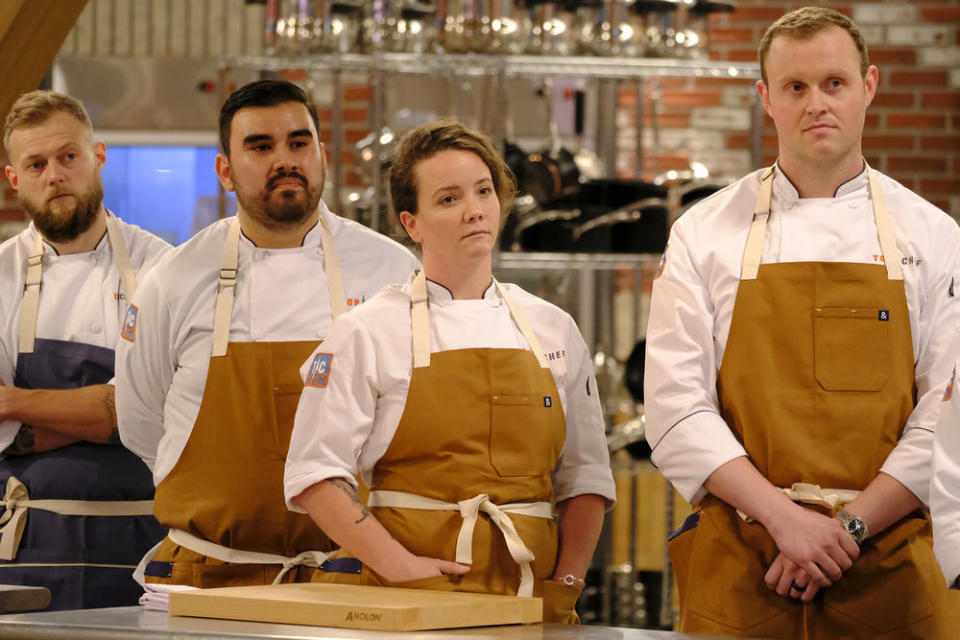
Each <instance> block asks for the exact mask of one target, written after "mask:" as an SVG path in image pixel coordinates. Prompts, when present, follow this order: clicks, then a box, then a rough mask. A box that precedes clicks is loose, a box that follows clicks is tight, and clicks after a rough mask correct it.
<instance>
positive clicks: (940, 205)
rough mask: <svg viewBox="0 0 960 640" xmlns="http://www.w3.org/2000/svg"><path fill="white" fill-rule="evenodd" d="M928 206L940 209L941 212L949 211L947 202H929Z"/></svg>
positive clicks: (948, 202)
mask: <svg viewBox="0 0 960 640" xmlns="http://www.w3.org/2000/svg"><path fill="white" fill-rule="evenodd" d="M930 204H932V205H933V206H935V207H936V208H938V209H940V210H941V211H950V201H949V200H930Z"/></svg>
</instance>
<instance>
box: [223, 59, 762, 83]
mask: <svg viewBox="0 0 960 640" xmlns="http://www.w3.org/2000/svg"><path fill="white" fill-rule="evenodd" d="M220 66H222V67H225V68H252V69H264V70H269V71H279V70H284V69H305V70H317V71H322V70H342V71H356V72H369V71H374V70H382V71H385V72H393V73H408V74H427V75H437V74H454V75H461V76H483V75H491V74H497V73H505V74H506V76H507V77H511V78H513V77H530V76H534V77H535V76H544V75H569V76H584V77H592V78H632V77H637V76H640V77H682V78H700V77H704V78H728V79H738V78H739V79H746V80H756V79H757V78H759V77H760V68H759V66H758V65H757V64H755V63H743V62H715V61H710V60H687V59H673V58H618V57H611V58H606V57H601V56H560V57H558V56H504V55H486V54H432V53H431V54H417V53H374V54H369V55H368V54H328V55H311V56H302V57H251V56H239V57H227V58H221V59H220Z"/></svg>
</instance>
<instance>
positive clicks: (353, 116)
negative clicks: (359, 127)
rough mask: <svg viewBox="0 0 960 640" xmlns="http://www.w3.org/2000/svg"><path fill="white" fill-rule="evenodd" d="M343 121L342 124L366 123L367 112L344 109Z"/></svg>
mask: <svg viewBox="0 0 960 640" xmlns="http://www.w3.org/2000/svg"><path fill="white" fill-rule="evenodd" d="M343 121H344V122H366V121H367V110H366V109H344V110H343Z"/></svg>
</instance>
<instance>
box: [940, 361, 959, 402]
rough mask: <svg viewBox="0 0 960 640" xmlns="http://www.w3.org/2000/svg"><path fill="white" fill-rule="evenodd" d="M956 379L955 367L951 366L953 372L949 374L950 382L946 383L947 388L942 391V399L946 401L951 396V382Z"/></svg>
mask: <svg viewBox="0 0 960 640" xmlns="http://www.w3.org/2000/svg"><path fill="white" fill-rule="evenodd" d="M956 380H957V368H956V367H954V368H953V374H952V375H951V376H950V382H949V384H947V389H946V390H945V391H944V392H943V401H944V402H948V401H949V400H951V399H952V398H953V384H954V382H956Z"/></svg>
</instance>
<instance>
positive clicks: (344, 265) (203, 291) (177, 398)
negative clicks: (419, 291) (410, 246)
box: [117, 80, 417, 600]
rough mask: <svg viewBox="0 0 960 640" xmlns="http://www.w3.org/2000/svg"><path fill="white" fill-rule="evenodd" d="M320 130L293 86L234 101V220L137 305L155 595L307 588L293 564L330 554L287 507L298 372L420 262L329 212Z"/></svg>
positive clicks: (149, 286) (138, 445) (173, 265)
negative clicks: (154, 531) (155, 534)
mask: <svg viewBox="0 0 960 640" xmlns="http://www.w3.org/2000/svg"><path fill="white" fill-rule="evenodd" d="M317 129H318V125H317V112H316V108H315V107H314V106H313V104H312V103H311V102H310V100H309V98H308V97H307V96H306V94H305V93H304V92H303V91H302V90H301V89H300V88H299V87H297V86H296V85H294V84H291V83H289V82H284V81H276V80H261V81H257V82H253V83H251V84H248V85H245V86H243V87H241V88H240V89H238V90H237V91H235V92H234V93H233V94H232V95H231V96H230V97H229V98H228V99H227V101H226V102H225V103H224V105H223V107H222V109H221V112H220V145H221V149H222V153H221V154H220V155H218V156H217V164H216V169H217V174H218V176H219V177H220V182H221V184H223V186H224V188H225V189H227V190H229V191H235V192H236V194H237V202H238V205H239V206H238V211H237V215H236V217H231V218H227V219H224V220H220V221H218V222H216V223H214V224H212V225H211V226H209V227H207V228H206V229H204V230H203V231H201V232H200V233H198V234H197V235H196V236H195V237H194V238H193V239H191V240H190V241H188V242H187V243H185V244H183V245H182V246H180V247H178V248H177V249H176V250H175V251H174V252H173V253H172V254H171V255H170V258H169V259H168V260H165V261H164V262H163V264H161V265H160V266H158V268H157V269H156V270H154V272H153V273H152V274H151V276H150V277H149V278H147V279H146V280H145V281H144V283H143V285H142V287H141V288H140V290H139V291H138V293H137V297H136V298H135V299H134V301H133V304H132V305H131V307H130V317H129V320H128V322H127V326H126V327H125V328H124V332H123V336H122V337H123V339H121V340H120V346H119V348H118V353H117V371H118V373H117V413H118V415H119V416H120V422H121V430H120V436H121V438H122V440H123V442H124V444H126V445H127V446H128V447H130V449H131V450H133V451H135V452H136V453H137V454H139V455H140V456H141V457H142V458H143V460H144V461H145V462H146V463H147V465H149V466H150V468H151V469H152V470H153V477H154V481H155V482H156V486H157V497H156V501H155V514H156V516H157V519H158V520H159V521H160V522H161V523H162V524H164V525H165V526H167V527H168V528H169V529H170V531H169V533H168V535H167V538H166V539H165V540H163V542H161V543H160V544H159V545H158V546H157V548H155V549H154V550H151V551H150V552H149V553H148V554H147V555H146V556H145V558H144V561H143V562H142V563H141V569H140V571H139V572H138V579H140V580H143V581H144V584H145V587H147V590H148V597H149V594H152V593H155V592H158V591H159V592H163V591H164V590H168V589H167V588H166V587H164V585H190V586H195V587H214V586H231V585H241V584H265V583H266V584H269V583H270V582H272V581H275V580H277V581H280V580H283V581H292V580H295V579H301V580H303V579H308V578H309V573H310V569H309V568H305V567H303V566H297V565H308V566H317V565H319V564H320V563H322V562H323V561H324V558H325V552H327V551H330V550H331V543H330V541H329V540H328V539H327V538H326V537H324V536H323V534H322V533H321V532H320V530H319V529H318V528H317V527H316V526H314V525H313V523H312V522H311V521H310V519H309V517H308V516H306V515H303V514H294V513H292V512H289V511H287V509H286V506H285V504H284V499H283V468H284V462H285V459H286V453H287V447H288V444H289V440H290V432H291V429H292V428H293V418H294V414H295V412H296V408H297V402H298V400H299V397H300V390H301V389H302V388H303V382H302V381H301V379H300V374H299V368H300V365H301V364H303V362H304V361H305V360H306V359H307V357H308V356H309V355H310V354H311V353H312V352H313V350H314V349H315V348H316V347H317V345H318V344H319V343H320V341H321V340H322V339H323V338H324V337H325V336H326V334H327V331H328V329H329V327H330V325H331V323H332V322H333V319H334V318H335V317H336V316H337V315H339V314H341V313H344V312H346V311H347V310H348V309H349V308H350V307H352V306H355V305H357V304H360V303H361V302H362V301H363V300H365V299H366V298H368V297H371V296H372V295H373V294H374V293H376V292H377V291H378V290H379V289H380V288H381V287H383V286H385V285H387V284H392V283H398V282H404V281H406V280H407V278H408V276H409V274H410V272H411V271H412V270H413V269H414V268H415V267H416V265H417V262H416V259H415V258H414V257H413V255H412V254H411V253H410V252H409V251H408V250H406V249H405V248H403V247H402V246H401V245H399V244H397V243H396V242H394V241H392V240H390V239H388V238H386V237H384V236H382V235H380V234H378V233H375V232H373V231H371V230H370V229H367V228H366V227H363V226H361V225H359V224H356V223H354V222H352V221H349V220H344V219H342V218H340V217H338V216H336V215H334V214H333V213H331V212H330V210H329V209H327V207H326V205H325V204H324V203H323V201H322V200H321V199H320V196H321V194H322V191H323V183H324V177H325V175H326V157H325V155H324V151H323V144H322V143H321V142H320V140H319V137H318V134H317ZM291 568H292V570H291ZM161 600H162V597H161Z"/></svg>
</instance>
